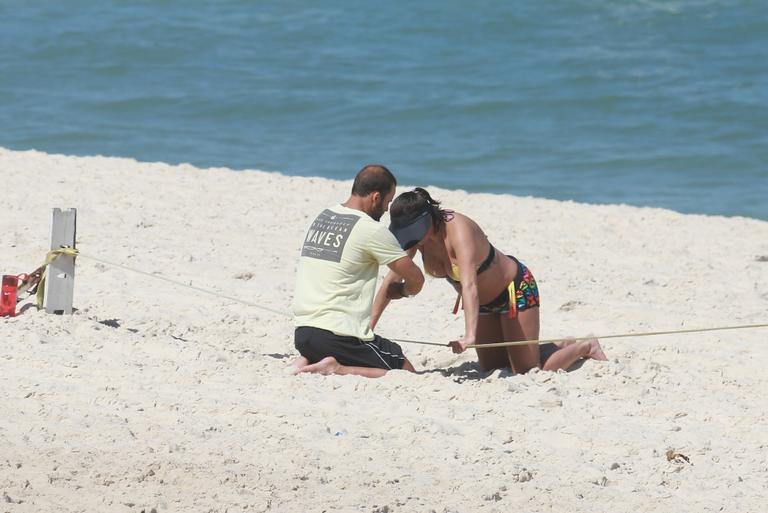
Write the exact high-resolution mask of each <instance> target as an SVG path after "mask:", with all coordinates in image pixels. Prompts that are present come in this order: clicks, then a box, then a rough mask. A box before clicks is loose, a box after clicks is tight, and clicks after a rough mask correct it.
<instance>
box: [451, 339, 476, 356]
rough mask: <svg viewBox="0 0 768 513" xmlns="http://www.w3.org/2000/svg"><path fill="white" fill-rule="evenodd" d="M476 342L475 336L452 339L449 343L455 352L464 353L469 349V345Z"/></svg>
mask: <svg viewBox="0 0 768 513" xmlns="http://www.w3.org/2000/svg"><path fill="white" fill-rule="evenodd" d="M474 343H475V337H464V338H462V339H461V340H451V341H450V342H448V345H449V346H451V349H453V352H454V353H456V354H459V353H463V352H464V351H466V350H467V346H471V345H473V344H474Z"/></svg>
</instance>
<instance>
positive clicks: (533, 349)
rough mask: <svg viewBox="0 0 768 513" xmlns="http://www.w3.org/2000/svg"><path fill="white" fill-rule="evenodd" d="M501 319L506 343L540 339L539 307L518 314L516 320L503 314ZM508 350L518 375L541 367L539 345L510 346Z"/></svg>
mask: <svg viewBox="0 0 768 513" xmlns="http://www.w3.org/2000/svg"><path fill="white" fill-rule="evenodd" d="M499 317H500V318H501V329H502V331H503V333H504V341H507V342H514V341H518V340H538V339H539V307H538V306H536V307H533V308H528V309H527V310H523V311H522V312H518V313H517V317H515V318H514V319H510V318H509V317H507V316H506V315H504V314H501V315H500V316H499ZM506 350H507V357H508V359H509V363H510V365H511V367H512V369H513V370H514V371H515V372H516V373H518V374H524V373H526V372H528V371H529V370H531V369H533V368H534V367H538V366H539V365H540V361H539V345H538V344H528V345H524V346H509V347H507V348H506Z"/></svg>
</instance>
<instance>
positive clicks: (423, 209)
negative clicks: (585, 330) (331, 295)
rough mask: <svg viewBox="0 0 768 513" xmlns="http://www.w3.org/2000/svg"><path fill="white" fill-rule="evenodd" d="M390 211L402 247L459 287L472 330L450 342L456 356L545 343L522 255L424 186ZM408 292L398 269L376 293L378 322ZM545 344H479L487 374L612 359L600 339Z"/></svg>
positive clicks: (467, 324)
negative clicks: (504, 249) (502, 247)
mask: <svg viewBox="0 0 768 513" xmlns="http://www.w3.org/2000/svg"><path fill="white" fill-rule="evenodd" d="M389 212H390V218H391V220H392V224H391V225H390V230H391V231H392V233H394V234H395V237H397V240H398V242H399V243H400V246H401V247H402V248H403V249H404V250H406V252H407V253H408V254H409V255H410V256H411V257H413V256H414V255H415V253H416V251H420V252H421V256H422V260H423V262H424V270H425V271H426V272H427V273H428V274H430V275H432V276H435V277H438V278H445V279H446V280H447V281H448V283H450V284H451V285H452V286H453V288H454V289H455V290H456V291H457V292H458V297H457V299H456V304H455V306H454V313H457V312H458V310H459V306H460V304H463V310H464V326H465V328H464V336H463V337H462V338H461V339H460V340H455V341H452V342H450V346H451V348H452V349H453V352H454V353H462V352H464V351H465V350H466V348H467V346H468V345H473V344H484V343H485V344H488V343H493V342H500V341H520V340H538V338H539V289H538V287H537V285H536V280H535V279H534V278H533V275H532V274H531V272H530V270H528V268H527V267H526V266H525V265H523V264H522V263H521V262H520V261H519V260H517V259H516V258H515V257H513V256H507V255H504V254H503V253H501V252H500V251H498V250H496V248H494V247H493V245H492V244H490V242H489V241H488V238H487V237H486V235H485V233H483V230H482V229H480V227H479V226H478V225H477V224H476V223H475V222H474V221H473V220H472V219H470V218H469V217H467V216H465V215H463V214H460V213H458V212H454V211H452V210H445V209H442V208H440V202H439V201H436V200H434V199H432V197H431V196H430V195H429V193H428V192H427V191H426V190H425V189H422V188H420V187H417V188H416V189H414V190H413V191H410V192H405V193H403V194H401V195H400V196H398V197H397V198H396V199H395V200H394V201H393V202H392V205H391V207H390V209H389ZM401 297H404V296H403V290H402V285H401V279H400V277H399V276H397V275H396V274H395V273H392V272H390V273H389V274H388V275H387V276H386V278H385V279H384V281H383V283H382V286H381V288H380V289H379V292H378V293H377V295H376V299H375V301H374V305H373V312H372V317H371V325H372V326H375V324H376V322H377V321H378V319H379V317H380V316H381V314H382V312H383V311H384V309H385V308H386V306H387V305H388V304H389V301H390V300H391V299H399V298H401ZM541 349H542V350H541V351H540V348H539V346H538V345H537V344H530V345H521V346H509V347H498V348H489V349H477V358H478V361H479V363H480V367H481V368H482V369H483V370H484V371H488V370H492V369H500V368H512V369H513V370H514V371H515V372H516V373H525V372H527V371H529V370H530V369H532V368H534V367H541V368H542V369H544V370H558V369H567V368H569V367H570V366H571V365H573V364H574V363H575V362H576V361H577V360H579V359H581V358H594V359H596V360H606V357H605V354H604V353H603V350H602V349H601V347H600V343H599V342H598V341H597V339H592V340H588V341H582V342H575V341H573V340H570V341H569V340H564V341H562V342H559V343H557V344H555V345H554V346H550V347H549V348H547V347H545V346H542V348H541Z"/></svg>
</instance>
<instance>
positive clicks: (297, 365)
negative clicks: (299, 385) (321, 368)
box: [286, 356, 309, 374]
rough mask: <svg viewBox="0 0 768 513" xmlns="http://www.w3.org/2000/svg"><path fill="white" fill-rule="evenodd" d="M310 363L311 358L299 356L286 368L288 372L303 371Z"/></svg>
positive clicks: (296, 372)
mask: <svg viewBox="0 0 768 513" xmlns="http://www.w3.org/2000/svg"><path fill="white" fill-rule="evenodd" d="M307 365H309V360H307V359H306V358H304V357H303V356H299V357H298V358H296V359H295V360H294V361H293V362H291V364H290V365H289V366H288V368H287V369H286V372H287V373H288V374H298V373H299V372H301V369H302V368H304V367H306V366H307Z"/></svg>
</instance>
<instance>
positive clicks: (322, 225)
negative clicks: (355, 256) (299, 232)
mask: <svg viewBox="0 0 768 513" xmlns="http://www.w3.org/2000/svg"><path fill="white" fill-rule="evenodd" d="M359 220H360V217H359V216H356V215H354V214H337V213H336V212H333V211H331V210H328V209H325V210H323V211H322V212H321V213H320V215H319V216H317V219H315V221H314V222H313V223H312V226H310V227H309V231H308V232H307V236H306V237H305V238H304V246H303V247H302V248H301V256H305V257H309V258H318V259H320V260H328V261H330V262H340V261H341V254H342V252H343V251H344V245H346V243H347V239H349V234H350V233H352V228H354V226H355V223H357V222H358V221H359Z"/></svg>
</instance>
